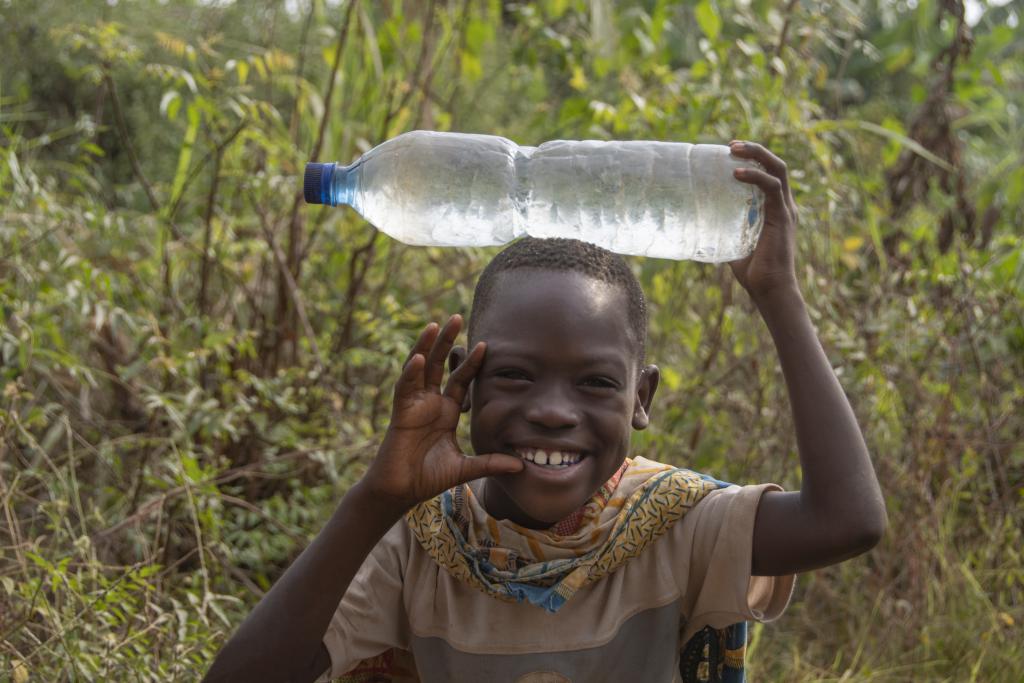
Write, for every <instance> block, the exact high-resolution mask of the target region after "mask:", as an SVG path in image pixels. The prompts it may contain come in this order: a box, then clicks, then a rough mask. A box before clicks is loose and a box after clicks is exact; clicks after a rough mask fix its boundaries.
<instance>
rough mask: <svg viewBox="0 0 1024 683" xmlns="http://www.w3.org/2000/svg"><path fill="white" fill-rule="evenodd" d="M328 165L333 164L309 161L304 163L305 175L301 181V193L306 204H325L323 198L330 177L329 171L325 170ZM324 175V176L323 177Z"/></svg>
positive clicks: (326, 191)
mask: <svg viewBox="0 0 1024 683" xmlns="http://www.w3.org/2000/svg"><path fill="white" fill-rule="evenodd" d="M328 166H332V167H333V166H334V164H318V163H315V162H310V163H308V164H306V175H305V177H304V178H303V181H302V194H303V195H304V196H305V198H306V203H307V204H326V203H327V202H326V201H325V199H327V197H328V189H329V188H328V187H327V185H329V184H330V179H331V172H330V171H329V170H327V167H328ZM325 175H326V177H324V176H325Z"/></svg>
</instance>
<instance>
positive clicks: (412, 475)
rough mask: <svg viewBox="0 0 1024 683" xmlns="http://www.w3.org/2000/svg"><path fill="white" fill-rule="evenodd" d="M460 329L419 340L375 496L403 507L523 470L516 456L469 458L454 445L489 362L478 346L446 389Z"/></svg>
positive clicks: (450, 326) (375, 479)
mask: <svg viewBox="0 0 1024 683" xmlns="http://www.w3.org/2000/svg"><path fill="white" fill-rule="evenodd" d="M461 323H462V320H461V318H460V317H458V316H453V317H452V318H451V319H450V320H449V321H448V323H447V324H446V325H445V327H444V329H443V330H441V331H440V332H439V331H438V329H437V326H436V325H435V324H434V323H431V324H430V325H428V326H427V328H426V329H425V330H424V331H423V333H422V334H421V335H420V338H419V340H418V341H417V343H416V345H415V346H414V347H413V350H412V353H411V354H410V357H409V360H408V361H406V364H405V367H404V368H403V370H402V375H401V376H400V377H399V379H398V384H397V385H396V387H395V400H394V409H393V412H392V416H391V425H390V426H389V428H388V431H387V434H386V435H385V437H384V442H383V443H382V444H381V448H380V451H379V453H378V455H377V458H376V460H374V462H373V464H372V465H371V467H370V470H369V471H368V472H367V473H366V479H367V480H368V482H369V483H370V485H371V488H372V490H373V491H374V492H375V493H377V494H378V495H381V496H385V497H387V498H390V499H392V500H394V501H395V502H397V503H399V504H400V505H401V506H403V507H411V506H412V505H415V504H416V503H419V502H420V501H423V500H427V499H428V498H431V497H433V496H436V495H437V494H438V493H441V492H442V491H444V490H446V489H449V488H451V487H452V486H455V485H457V484H461V483H463V482H467V481H470V480H472V479H478V478H480V477H484V476H488V475H492V474H504V473H511V472H518V471H520V470H521V469H522V468H523V464H522V462H521V461H520V460H519V459H518V458H516V457H513V456H511V455H504V454H497V453H496V454H490V455H478V456H467V455H465V454H464V453H463V452H462V450H461V449H460V448H459V446H458V443H457V442H456V440H455V428H456V427H457V426H458V423H459V415H460V414H461V412H462V410H461V405H462V401H463V398H464V397H465V395H466V393H467V392H468V390H469V384H470V382H471V381H472V379H473V377H474V376H475V375H476V373H477V372H478V371H479V369H480V365H481V364H482V362H483V356H484V346H483V344H477V346H476V347H475V348H474V349H473V350H472V351H471V352H470V354H469V355H468V356H467V357H466V360H465V361H463V362H462V364H461V365H459V367H458V368H456V369H455V371H454V372H452V374H451V376H450V377H449V379H448V383H447V384H446V385H445V387H444V389H443V390H442V389H441V380H442V379H443V377H444V363H445V360H446V358H447V356H448V352H449V351H450V350H451V347H452V344H453V343H454V340H455V337H456V336H457V335H458V332H459V328H460V327H461Z"/></svg>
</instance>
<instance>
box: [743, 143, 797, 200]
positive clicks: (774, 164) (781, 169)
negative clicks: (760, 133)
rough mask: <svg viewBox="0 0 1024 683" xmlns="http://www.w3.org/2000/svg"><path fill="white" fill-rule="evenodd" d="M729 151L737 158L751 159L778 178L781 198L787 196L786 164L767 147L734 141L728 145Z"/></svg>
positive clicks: (787, 176) (787, 178) (787, 175)
mask: <svg viewBox="0 0 1024 683" xmlns="http://www.w3.org/2000/svg"><path fill="white" fill-rule="evenodd" d="M729 150H730V151H731V152H732V153H733V154H735V155H736V156H738V157H742V158H744V159H753V160H755V161H757V162H758V163H759V164H761V165H762V166H764V168H765V170H766V171H768V173H769V175H772V176H775V177H776V178H778V179H779V182H780V183H781V184H782V196H783V198H785V197H788V196H789V174H788V170H787V168H786V162H785V161H783V160H782V159H780V158H779V157H778V156H776V155H775V154H773V153H772V152H771V151H770V150H769V149H768V148H767V147H765V146H764V145H761V144H758V143H756V142H746V141H743V140H736V141H733V142H731V143H730V144H729ZM762 189H763V188H762Z"/></svg>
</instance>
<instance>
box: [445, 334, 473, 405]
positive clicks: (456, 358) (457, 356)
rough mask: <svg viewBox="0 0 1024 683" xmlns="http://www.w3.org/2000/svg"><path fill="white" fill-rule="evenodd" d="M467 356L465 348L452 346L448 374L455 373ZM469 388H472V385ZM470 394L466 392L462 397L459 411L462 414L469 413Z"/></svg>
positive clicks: (449, 354)
mask: <svg viewBox="0 0 1024 683" xmlns="http://www.w3.org/2000/svg"><path fill="white" fill-rule="evenodd" d="M467 355H468V354H467V352H466V347H465V346H453V347H452V350H451V351H449V352H448V372H449V373H452V372H455V368H457V367H459V366H460V365H462V362H463V361H464V360H466V356H467ZM470 386H472V384H471V385H470ZM471 393H472V392H471V391H467V392H466V395H465V397H463V399H462V406H461V410H462V412H464V413H468V412H469V408H470V406H471V404H470V401H469V395H470V394H471Z"/></svg>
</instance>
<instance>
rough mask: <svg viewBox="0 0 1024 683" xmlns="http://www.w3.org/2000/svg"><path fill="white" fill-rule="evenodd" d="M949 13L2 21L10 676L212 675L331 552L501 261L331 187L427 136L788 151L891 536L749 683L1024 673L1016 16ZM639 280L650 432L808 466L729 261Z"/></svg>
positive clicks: (755, 660) (248, 13)
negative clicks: (421, 343)
mask: <svg viewBox="0 0 1024 683" xmlns="http://www.w3.org/2000/svg"><path fill="white" fill-rule="evenodd" d="M955 5H957V3H940V2H937V1H936V0H918V2H917V3H915V4H914V6H913V7H909V6H908V5H907V4H906V3H901V2H896V3H876V2H873V1H871V0H865V1H864V2H856V3H851V2H845V1H842V2H841V1H838V0H836V1H832V0H825V1H823V2H818V3H797V2H790V3H785V4H784V5H783V4H780V3H772V2H767V1H765V0H752V1H744V2H741V1H739V0H736V1H732V0H714V1H712V0H701V1H700V2H692V3H680V2H668V1H667V0H644V1H640V0H632V1H629V2H618V3H613V2H610V0H595V1H594V2H583V1H582V0H546V1H543V2H541V1H538V2H532V3H510V2H496V1H493V2H478V3H467V2H456V1H454V0H452V1H448V0H437V1H436V2H430V3H421V2H400V1H399V0H390V1H388V2H377V3H373V2H366V1H365V0H363V1H359V0H355V1H354V2H351V3H349V2H342V3H337V2H321V1H320V0H312V1H306V2H299V3H286V2H269V3H263V4H262V5H260V6H259V7H258V8H257V7H256V6H255V5H253V4H251V3H189V2H179V3H170V4H163V3H152V2H139V3H114V4H112V5H111V4H106V3H97V4H91V3H54V2H37V3H28V2H22V1H17V0H16V1H15V2H8V3H6V4H2V3H0V51H2V54H3V55H4V60H3V62H2V64H0V206H2V209H0V315H2V318H3V326H2V328H0V390H2V395H0V508H2V514H0V679H4V678H6V677H10V678H12V679H13V680H15V681H18V683H22V682H23V681H26V680H80V679H84V680H93V679H107V680H161V681H163V680H195V679H196V678H197V677H198V676H199V675H200V674H201V673H202V671H204V669H205V667H206V666H207V665H208V663H209V661H210V659H211V658H212V656H213V654H214V652H215V651H216V650H217V648H218V647H219V645H220V644H221V643H222V642H223V640H224V639H225V638H226V637H227V635H228V634H229V633H230V632H231V630H232V628H233V626H234V625H236V624H237V623H238V622H239V621H240V619H241V618H242V617H243V616H244V615H245V614H246V613H247V612H248V610H249V609H251V607H252V605H253V604H254V603H255V601H256V600H257V599H258V597H259V595H260V594H261V593H262V592H263V591H265V590H266V589H267V588H268V587H269V586H270V585H271V584H272V582H273V581H274V580H275V578H276V577H277V576H279V575H280V573H281V571H283V569H284V568H285V567H286V566H287V564H288V563H289V562H290V561H291V560H292V559H293V558H294V557H295V556H296V554H297V553H298V552H299V551H300V550H301V549H302V547H304V545H305V544H306V543H308V541H309V540H310V539H311V538H312V537H313V536H314V535H315V533H316V532H317V530H318V529H319V527H320V525H321V524H322V523H323V522H324V521H325V520H326V518H327V517H328V516H329V515H330V513H331V512H332V510H333V507H334V505H335V502H336V501H337V500H338V498H339V497H340V496H341V495H342V493H343V492H344V491H345V490H346V488H347V487H348V486H350V485H351V483H352V482H354V481H355V480H357V478H358V477H359V475H360V473H361V472H362V470H363V468H364V467H365V465H366V463H367V461H368V459H369V458H371V457H372V455H373V453H374V448H375V442H376V439H377V438H378V437H379V434H380V433H381V430H382V429H383V428H384V426H385V425H386V423H387V418H388V413H389V408H390V407H389V396H390V386H391V383H392V381H393V380H394V378H395V377H396V376H397V371H398V369H399V367H400V364H401V362H402V361H403V360H404V357H405V354H406V350H407V348H408V345H409V344H410V343H411V341H412V339H413V338H414V336H415V334H416V331H417V330H418V328H419V327H420V326H421V325H422V324H423V322H424V321H426V320H431V319H434V320H436V319H439V318H441V317H442V316H443V315H445V314H446V313H448V312H463V313H465V312H466V310H467V308H468V305H469V302H470V298H471V295H472V287H473V284H474V282H475V279H476V276H477V275H478V273H479V272H480V270H481V268H482V267H483V265H484V264H485V263H486V262H487V259H488V258H489V257H490V255H491V254H492V253H493V250H451V249H420V248H407V247H405V246H403V245H401V244H398V243H395V242H393V241H390V240H389V239H387V238H385V237H382V236H380V235H379V234H378V233H376V231H374V230H373V229H372V228H371V227H370V226H368V225H367V224H366V223H365V222H363V221H362V220H361V219H359V218H358V217H357V216H355V215H354V214H353V213H351V212H349V211H342V210H338V209H321V208H314V207H307V206H305V205H304V204H303V203H302V202H301V194H300V187H299V174H300V173H301V170H302V168H303V164H304V163H305V162H306V161H308V160H310V159H311V158H316V159H319V160H330V159H336V160H342V161H347V160H349V159H351V158H354V157H355V156H357V155H358V154H360V153H361V152H363V151H365V150H367V149H369V148H370V147H372V146H373V145H375V144H377V143H379V142H381V141H383V140H385V139H387V138H389V137H392V136H394V135H397V134H398V133H401V132H403V131H406V130H411V129H415V128H429V129H437V130H460V131H467V132H485V133H494V134H500V135H506V136H508V137H511V138H513V139H515V140H517V141H519V142H522V143H524V144H536V143H539V142H542V141H544V140H548V139H554V138H558V137H565V138H598V139H610V138H617V139H630V138H635V139H643V138H649V139H667V140H686V141H694V142H697V141H702V142H703V141H707V142H726V141H728V140H730V139H732V138H752V139H757V140H760V141H762V142H764V143H765V144H766V145H768V146H769V147H770V148H772V149H773V150H774V151H776V152H777V153H778V154H780V156H782V157H783V158H784V159H785V160H786V161H787V163H788V164H789V168H790V173H791V178H792V183H793V188H794V192H795V194H796V199H797V202H798V204H799V205H800V210H801V217H800V218H801V226H800V236H799V240H800V242H799V247H800V259H799V268H800V277H801V284H802V289H803V292H804V295H805V298H806V299H807V301H808V304H809V306H810V308H811V312H812V315H813V316H814V322H815V324H816V325H817V327H818V331H819V334H820V336H821V339H822V342H823V344H824V347H825V349H826V351H827V353H828V354H829V356H830V358H832V359H833V364H834V366H835V368H836V372H837V374H838V375H839V378H840V380H841V381H842V382H843V385H844V388H845V389H846V391H847V393H848V394H849V396H850V397H851V400H852V403H853V405H854V407H855V409H856V410H857V412H858V415H859V418H860V421H861V424H862V426H863V428H864V431H865V434H866V437H867V439H868V443H869V446H870V448H871V450H872V453H873V454H874V457H875V461H876V463H877V468H878V472H879V476H880V479H881V480H882V483H883V488H884V490H885V492H886V497H887V501H888V505H889V511H890V530H889V534H888V536H887V538H886V540H885V541H884V542H883V544H882V546H881V547H880V548H879V549H877V550H875V551H873V552H872V553H870V554H868V555H866V556H864V557H861V558H858V559H856V560H853V561H850V562H847V563H844V564H842V565H839V566H836V567H831V568H828V569H825V570H822V571H819V572H815V573H813V574H811V575H809V576H808V577H804V578H802V579H801V581H800V584H799V587H798V589H797V594H796V597H795V601H794V604H793V605H792V606H791V608H790V611H789V612H788V614H787V616H786V617H785V618H784V619H782V620H780V621H779V622H777V623H774V624H769V625H764V626H757V627H756V628H755V629H754V632H753V633H754V639H753V641H752V644H751V668H752V671H753V675H754V676H755V677H757V678H759V679H761V680H786V681H795V680H800V681H811V680H815V681H817V680H839V679H842V680H869V679H870V680H893V681H897V680H906V679H911V678H912V679H914V680H983V681H1000V680H1007V681H1011V680H1020V678H1021V677H1022V676H1024V670H1022V668H1021V667H1022V664H1021V663H1022V662H1024V651H1022V648H1021V645H1020V643H1021V642H1022V639H1021V637H1020V628H1021V627H1020V624H1021V623H1024V606H1022V605H1024V595H1022V592H1024V560H1022V557H1021V551H1020V548H1021V547H1022V545H1024V542H1022V538H1021V529H1022V528H1024V488H1022V484H1021V482H1022V481H1024V448H1022V446H1021V444H1022V443H1024V421H1022V419H1021V415H1024V389H1022V385H1021V382H1020V378H1021V377H1022V376H1024V315H1022V306H1021V292H1022V291H1024V254H1022V251H1024V246H1022V243H1021V240H1020V239H1019V235H1020V228H1019V226H1020V225H1021V224H1022V219H1024V215H1022V214H1024V212H1022V199H1024V163H1022V152H1021V149H1020V145H1019V141H1020V139H1022V137H1024V135H1022V126H1021V123H1022V121H1021V112H1022V110H1024V98H1022V96H1021V92H1022V87H1021V86H1022V82H1024V78H1022V77H1024V68H1022V66H1021V64H1024V59H1022V58H1021V57H1022V52H1024V39H1022V37H1021V33H1020V31H1019V29H1018V28H1017V24H1016V22H1017V21H1019V15H1020V11H1021V5H1020V3H1019V2H1013V3H1010V4H1008V5H1006V6H1005V7H999V8H995V7H993V8H988V9H987V10H986V11H985V13H984V15H983V16H982V18H981V20H980V22H979V23H978V24H977V25H976V26H974V27H973V47H972V49H970V51H960V52H957V51H956V50H953V51H952V52H951V51H950V49H949V48H950V46H957V45H960V43H957V42H956V36H957V33H956V31H957V27H958V22H957V19H956V16H955V15H954V13H952V12H951V11H950V10H949V9H948V7H950V6H955ZM954 52H955V53H956V55H955V58H954V59H953V61H952V62H950V61H949V60H950V59H951V57H950V55H951V54H953V53H954ZM946 64H951V66H950V67H949V68H948V69H947V70H946V71H943V68H944V66H943V65H946ZM944 75H948V76H949V78H948V80H943V77H944ZM936 93H938V95H939V96H941V97H940V99H938V100H936V99H935V98H936ZM935 102H938V103H939V104H940V105H941V106H935V107H931V108H929V106H930V104H933V103H935ZM940 133H941V135H940ZM634 265H635V267H636V269H637V272H638V274H639V275H640V277H641V279H642V281H643V283H644V286H645V289H646V291H647V293H648V295H649V298H650V302H651V308H652V320H651V351H650V355H651V357H652V358H653V359H654V360H655V362H657V363H658V364H659V365H660V366H661V367H662V369H663V377H664V382H663V386H662V388H661V391H660V393H659V396H658V400H657V403H656V406H655V418H654V424H653V426H652V428H651V429H650V430H648V431H646V432H642V433H638V434H637V437H636V439H635V446H636V449H637V451H638V452H642V453H647V454H649V455H652V456H653V457H657V458H659V459H665V460H669V461H674V462H677V463H680V464H687V465H690V466H693V467H695V468H698V469H701V470H703V471H708V472H713V473H716V474H717V475H718V476H720V477H722V478H724V479H729V480H732V481H738V482H750V481H765V480H771V481H777V482H779V483H781V484H783V485H785V486H787V487H789V488H797V487H799V480H798V478H797V476H796V470H797V460H796V443H795V441H794V437H793V432H792V425H791V422H790V418H789V410H788V406H787V402H786V394H785V387H784V385H783V383H782V381H781V374H780V372H779V370H778V368H777V363H776V361H775V358H774V351H773V347H772V344H771V340H770V339H769V338H768V335H767V334H766V331H765V329H764V326H763V323H761V322H760V320H759V319H758V318H757V314H756V311H755V310H754V308H753V307H752V306H751V305H750V303H749V302H748V301H747V300H746V299H745V295H744V294H743V293H742V292H741V291H739V288H737V287H736V286H735V285H734V284H733V283H732V277H731V275H730V274H729V272H728V269H727V268H726V267H718V268H715V267H709V266H700V265H697V264H693V263H674V262H664V261H656V260H639V259H638V260H635V261H634Z"/></svg>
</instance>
